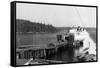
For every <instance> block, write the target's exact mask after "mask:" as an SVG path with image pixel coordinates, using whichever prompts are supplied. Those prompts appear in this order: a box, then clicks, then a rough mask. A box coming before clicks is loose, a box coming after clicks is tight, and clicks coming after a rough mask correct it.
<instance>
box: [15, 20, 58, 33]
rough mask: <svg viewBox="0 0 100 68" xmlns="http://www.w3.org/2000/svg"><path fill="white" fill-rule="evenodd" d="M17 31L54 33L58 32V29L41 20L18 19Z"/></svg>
mask: <svg viewBox="0 0 100 68" xmlns="http://www.w3.org/2000/svg"><path fill="white" fill-rule="evenodd" d="M16 31H17V32H18V33H53V32H57V29H56V28H55V27H53V26H52V25H50V24H48V25H46V24H42V23H39V22H31V21H28V20H22V19H17V20H16Z"/></svg>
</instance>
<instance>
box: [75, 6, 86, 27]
mask: <svg viewBox="0 0 100 68" xmlns="http://www.w3.org/2000/svg"><path fill="white" fill-rule="evenodd" d="M75 10H76V12H77V14H78V16H79V18H80V21H81V25H82V26H83V27H85V26H84V25H83V23H84V22H83V21H82V17H81V15H80V13H79V11H78V9H77V8H76V7H75Z"/></svg>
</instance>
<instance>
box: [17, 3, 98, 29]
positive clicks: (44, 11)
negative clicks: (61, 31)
mask: <svg viewBox="0 0 100 68" xmlns="http://www.w3.org/2000/svg"><path fill="white" fill-rule="evenodd" d="M16 18H17V19H25V20H29V21H32V22H40V23H44V24H52V25H53V26H56V27H71V26H73V25H74V26H82V27H96V8H94V7H78V6H59V5H44V4H28V3H17V7H16Z"/></svg>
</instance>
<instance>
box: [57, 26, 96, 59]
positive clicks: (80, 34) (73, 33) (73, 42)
mask: <svg viewBox="0 0 100 68" xmlns="http://www.w3.org/2000/svg"><path fill="white" fill-rule="evenodd" d="M59 40H60V41H66V40H67V42H68V44H69V46H72V47H73V49H74V58H73V59H74V61H95V60H96V44H95V42H94V41H93V40H92V39H91V37H90V34H89V33H88V32H87V30H86V29H85V28H82V27H80V26H78V27H72V28H71V29H70V30H69V31H68V33H65V34H63V35H62V37H59V39H58V41H59Z"/></svg>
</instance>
